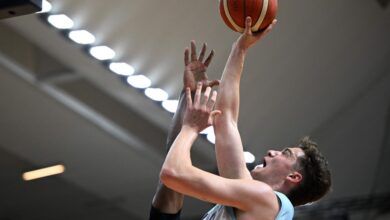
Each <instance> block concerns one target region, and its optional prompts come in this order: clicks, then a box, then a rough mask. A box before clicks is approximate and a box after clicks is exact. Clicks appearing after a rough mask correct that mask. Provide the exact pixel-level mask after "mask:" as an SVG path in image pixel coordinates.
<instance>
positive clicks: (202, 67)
mask: <svg viewBox="0 0 390 220" xmlns="http://www.w3.org/2000/svg"><path fill="white" fill-rule="evenodd" d="M206 50H207V45H206V44H203V46H202V49H201V51H200V54H199V57H198V56H197V53H196V45H195V42H194V41H191V50H190V49H189V48H186V49H185V51H184V66H185V67H184V74H183V89H182V91H181V94H180V97H179V104H178V108H177V110H176V112H175V114H174V116H173V119H172V124H171V128H170V130H169V132H168V137H167V142H166V147H167V151H168V150H169V148H170V146H171V145H172V143H173V141H174V140H175V138H176V137H177V135H178V134H179V132H180V130H181V128H182V122H183V117H184V112H185V110H186V97H185V88H187V87H188V88H190V91H191V93H192V94H193V93H195V90H196V84H197V82H201V83H202V85H203V86H204V88H206V87H207V86H210V87H213V86H216V85H218V84H219V81H218V80H211V81H210V80H208V77H207V74H206V70H207V67H208V66H209V64H210V63H211V61H212V58H213V56H214V51H213V50H212V51H211V52H210V53H209V54H208V56H207V57H206V58H205V55H206ZM152 205H153V207H154V208H157V209H158V210H159V211H161V212H163V213H169V214H174V213H177V212H178V211H179V210H180V209H181V208H182V206H183V195H182V194H181V193H178V192H176V191H174V190H171V189H169V188H167V187H166V186H164V185H163V184H162V183H161V182H159V184H158V186H157V190H156V193H155V195H154V197H153V201H152Z"/></svg>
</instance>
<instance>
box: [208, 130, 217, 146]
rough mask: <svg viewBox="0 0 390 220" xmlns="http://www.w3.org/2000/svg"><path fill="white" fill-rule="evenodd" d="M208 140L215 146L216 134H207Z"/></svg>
mask: <svg viewBox="0 0 390 220" xmlns="http://www.w3.org/2000/svg"><path fill="white" fill-rule="evenodd" d="M207 140H208V141H209V142H210V143H212V144H215V135H214V132H210V133H208V134H207Z"/></svg>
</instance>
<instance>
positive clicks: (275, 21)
mask: <svg viewBox="0 0 390 220" xmlns="http://www.w3.org/2000/svg"><path fill="white" fill-rule="evenodd" d="M277 22H278V21H277V20H276V19H274V20H273V21H272V23H271V24H270V25H268V27H267V28H266V29H265V30H264V34H266V33H268V32H270V31H271V30H272V27H273V26H274V25H275V24H276V23H277Z"/></svg>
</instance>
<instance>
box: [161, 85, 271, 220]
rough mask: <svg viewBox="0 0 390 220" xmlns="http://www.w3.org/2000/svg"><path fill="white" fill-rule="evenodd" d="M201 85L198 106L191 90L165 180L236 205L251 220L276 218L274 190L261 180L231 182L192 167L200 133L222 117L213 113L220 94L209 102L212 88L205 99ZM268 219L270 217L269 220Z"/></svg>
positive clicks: (212, 199) (179, 189) (166, 165)
mask: <svg viewBox="0 0 390 220" xmlns="http://www.w3.org/2000/svg"><path fill="white" fill-rule="evenodd" d="M200 86H201V84H199V87H198V90H197V92H196V93H195V97H194V104H193V105H192V102H191V95H190V90H189V89H188V90H187V93H186V97H187V98H186V100H187V110H186V113H185V116H184V122H183V127H182V129H181V131H180V133H179V135H178V136H177V138H176V140H175V141H174V143H173V144H172V147H171V149H170V151H169V152H168V155H167V157H166V160H165V162H164V164H163V167H162V169H161V173H160V178H161V181H162V182H163V183H164V184H165V185H166V186H168V187H170V188H172V189H174V190H175V191H177V192H180V193H183V194H185V195H189V196H192V197H195V198H198V199H201V200H203V201H207V202H211V203H218V204H223V205H227V206H232V207H236V208H238V209H240V210H241V211H244V212H245V214H246V215H247V216H248V218H247V219H255V218H257V217H259V216H272V217H274V216H275V213H277V208H278V205H277V202H276V198H275V199H273V200H272V199H271V200H269V199H265V198H270V197H275V195H274V194H273V191H272V189H271V188H270V187H269V186H268V185H267V184H264V183H262V182H259V181H254V180H251V179H228V178H223V177H220V176H217V175H214V174H211V173H209V172H206V171H203V170H200V169H198V168H196V167H194V166H193V165H192V162H191V157H190V152H191V147H192V144H193V143H194V141H195V140H196V138H197V136H198V133H199V131H201V130H203V129H204V128H205V127H207V126H209V125H210V124H211V123H212V120H211V118H213V117H215V116H216V115H218V114H220V113H221V112H220V111H218V110H214V111H211V110H212V108H213V105H214V104H213V103H214V101H215V96H216V92H214V93H213V95H212V96H211V99H210V100H211V101H207V100H208V99H209V94H210V90H211V89H210V88H209V87H208V88H207V89H206V90H205V93H204V95H203V96H202V97H201V95H200V91H201V88H200ZM266 219H267V218H266Z"/></svg>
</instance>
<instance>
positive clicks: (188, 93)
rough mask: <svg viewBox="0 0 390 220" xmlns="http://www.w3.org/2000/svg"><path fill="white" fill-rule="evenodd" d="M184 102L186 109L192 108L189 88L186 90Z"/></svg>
mask: <svg viewBox="0 0 390 220" xmlns="http://www.w3.org/2000/svg"><path fill="white" fill-rule="evenodd" d="M186 102H187V108H188V109H191V108H192V98H191V89H190V87H187V88H186Z"/></svg>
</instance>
